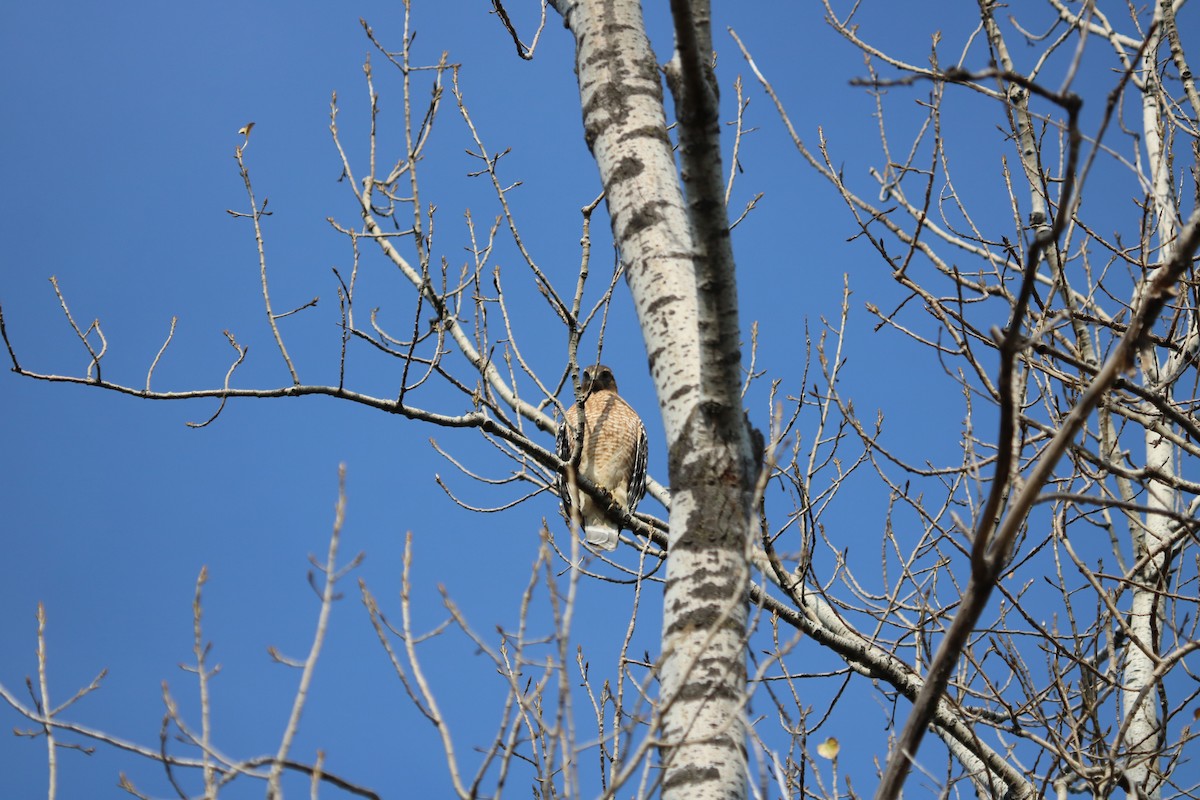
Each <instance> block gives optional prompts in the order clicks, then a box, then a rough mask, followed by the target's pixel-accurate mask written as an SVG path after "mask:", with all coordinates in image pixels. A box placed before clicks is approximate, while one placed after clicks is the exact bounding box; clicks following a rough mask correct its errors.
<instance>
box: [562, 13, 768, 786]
mask: <svg viewBox="0 0 1200 800" xmlns="http://www.w3.org/2000/svg"><path fill="white" fill-rule="evenodd" d="M554 5H555V8H557V9H558V11H559V12H560V13H561V14H562V16H563V19H564V20H565V21H566V24H567V27H568V28H569V29H570V30H571V32H572V34H573V35H574V37H575V42H576V55H575V69H576V72H577V75H578V78H579V90H580V96H581V101H582V107H583V126H584V135H585V137H586V140H587V143H588V146H589V147H590V148H591V150H592V154H593V155H594V156H595V159H596V163H597V165H598V166H599V168H600V175H601V178H602V180H603V184H604V190H605V192H606V198H607V202H608V208H609V215H610V218H611V221H612V228H613V236H614V239H615V241H616V242H617V245H618V247H619V248H620V252H621V258H622V260H623V261H624V263H625V270H626V276H627V279H628V282H629V287H630V290H631V293H632V296H633V302H634V306H635V308H636V309H637V313H638V319H639V322H640V325H641V329H642V335H643V337H644V338H645V341H646V349H647V352H648V355H649V362H650V372H651V374H652V376H653V378H654V383H655V388H656V390H657V393H658V399H659V408H660V411H661V412H662V415H663V425H664V428H665V430H666V436H667V447H668V451H669V454H670V455H669V462H670V466H669V469H670V479H671V514H670V524H671V542H670V552H669V557H668V561H667V583H666V589H665V597H664V619H663V655H662V662H661V663H662V666H661V681H662V682H661V695H660V698H659V705H658V709H657V717H656V726H657V730H656V733H655V735H656V736H657V738H658V740H659V754H660V759H661V761H662V766H663V769H664V772H663V778H662V780H663V784H662V787H663V789H662V795H663V797H664V798H667V800H672V799H673V798H743V797H745V794H746V780H747V778H746V774H747V771H746V755H745V747H744V740H745V726H744V722H743V719H742V709H743V706H744V700H745V691H746V687H745V683H746V669H745V656H744V648H745V640H746V615H747V607H746V592H747V582H748V578H749V566H748V557H747V549H746V536H747V530H748V528H747V525H748V520H749V506H750V497H751V496H752V487H753V483H754V477H756V474H755V475H754V476H752V477H749V476H750V475H751V472H752V471H753V468H752V467H751V463H752V454H751V453H750V450H751V447H750V444H749V441H750V440H749V434H748V432H747V429H746V425H745V422H744V418H743V412H742V409H741V403H740V397H739V395H738V392H737V377H738V375H739V369H740V367H739V355H738V354H739V353H740V344H739V342H738V337H737V323H736V293H734V292H733V280H732V258H731V256H730V254H729V250H728V242H727V240H728V226H727V223H726V222H719V223H716V225H717V226H720V225H724V227H723V228H720V229H718V230H711V229H710V230H699V231H696V230H695V225H694V222H693V221H690V220H689V213H688V210H687V208H686V207H685V204H684V198H683V192H682V190H681V187H680V182H679V173H678V168H677V166H676V163H675V158H674V154H673V153H672V151H671V141H670V138H669V136H668V133H667V125H666V114H665V111H664V106H663V91H662V84H661V78H660V72H659V69H658V65H657V63H656V61H655V58H654V54H653V52H652V50H651V49H650V43H649V41H648V39H647V37H646V31H645V25H644V22H643V19H642V13H641V6H640V4H639V2H638V1H637V0H574V1H572V0H559V2H557V3H555V4H554ZM702 38H703V37H702ZM712 127H713V129H714V130H715V126H712ZM682 138H684V137H683V135H682V134H681V139H682ZM716 163H717V165H718V169H719V160H718V161H717V162H716ZM692 205H693V212H694V211H695V208H694V207H695V206H696V205H697V203H696V202H695V200H694V199H693V203H692ZM707 211H709V212H710V216H711V209H707ZM721 212H722V213H721V216H720V219H721V220H724V219H725V218H724V213H723V212H724V208H723V204H722V208H721ZM694 219H695V217H694V216H693V217H692V220H694ZM705 224H706V225H707V224H709V223H705ZM722 239H724V240H725V247H724V252H721V253H714V254H713V258H712V259H711V260H710V259H709V258H707V254H708V251H709V250H714V249H718V250H719V249H720V248H719V247H714V246H713V245H712V244H711V242H713V241H720V240H722ZM713 270H716V271H718V272H719V273H720V278H723V280H720V279H718V280H713V279H712V273H713ZM731 327H732V331H733V334H732V335H730V334H729V330H730V329H731ZM722 359H723V361H722ZM729 375H733V376H734V380H733V381H732V386H730V385H729V384H730V381H729V380H728V376H729ZM731 398H732V400H733V402H731ZM735 403H736V404H735Z"/></svg>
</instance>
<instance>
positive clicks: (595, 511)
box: [557, 364, 646, 550]
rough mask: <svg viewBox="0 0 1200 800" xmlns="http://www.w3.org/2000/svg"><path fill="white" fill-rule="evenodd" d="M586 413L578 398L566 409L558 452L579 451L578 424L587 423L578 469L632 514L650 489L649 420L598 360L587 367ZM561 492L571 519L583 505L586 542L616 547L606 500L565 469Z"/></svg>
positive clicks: (564, 455)
mask: <svg viewBox="0 0 1200 800" xmlns="http://www.w3.org/2000/svg"><path fill="white" fill-rule="evenodd" d="M582 384H583V413H582V414H581V413H580V409H579V403H576V404H575V405H573V406H571V407H570V408H569V409H567V415H566V419H564V421H563V424H562V425H561V426H559V429H558V441H557V444H558V457H559V458H561V459H562V460H563V461H565V462H567V463H568V464H569V463H570V462H571V461H572V456H573V455H574V453H575V445H576V442H577V440H578V438H579V427H578V426H579V425H580V423H581V422H582V425H583V453H582V454H581V455H580V457H579V468H578V469H579V472H578V474H579V475H582V476H583V477H584V478H586V479H587V480H589V481H591V483H592V484H594V485H595V486H597V487H599V488H601V489H604V490H605V491H606V492H608V493H609V494H610V495H612V498H613V500H615V501H616V502H617V503H619V504H620V505H621V506H623V507H624V508H626V509H627V510H628V511H629V512H630V513H631V514H632V513H633V511H634V509H636V508H637V504H638V501H639V500H641V499H642V495H643V494H645V492H646V426H645V425H643V424H642V420H641V419H640V418H639V417H638V415H637V412H636V411H634V410H633V409H632V408H630V406H629V404H628V403H626V402H625V401H624V400H622V399H621V396H620V395H618V394H617V382H616V380H615V379H614V378H613V374H612V370H611V369H609V368H608V367H606V366H604V365H603V364H596V365H595V366H593V367H588V368H587V369H585V370H584V371H583V381H582ZM558 496H559V497H561V498H562V503H563V511H564V512H566V515H567V518H568V519H571V518H572V514H571V509H572V508H577V509H579V516H580V518H581V519H582V520H583V531H584V534H585V536H586V537H587V543H588V544H591V545H595V546H596V547H599V548H601V549H602V550H615V549H616V547H617V541H618V540H619V538H620V537H619V534H620V525H619V523H617V522H616V521H615V520H611V519H609V518H608V514H607V513H606V508H607V506H606V505H605V504H604V503H602V502H597V501H596V500H593V499H592V497H591V496H590V495H588V494H587V492H585V491H583V490H582V489H580V488H579V486H578V485H577V484H576V483H575V482H574V481H573V480H571V479H570V478H569V477H568V476H567V475H566V474H560V475H559V476H558Z"/></svg>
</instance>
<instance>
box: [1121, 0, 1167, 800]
mask: <svg viewBox="0 0 1200 800" xmlns="http://www.w3.org/2000/svg"><path fill="white" fill-rule="evenodd" d="M1154 18H1155V22H1156V23H1157V28H1156V29H1155V32H1154V33H1152V34H1151V39H1150V42H1149V44H1148V45H1147V46H1146V52H1145V54H1144V56H1143V60H1142V64H1143V73H1142V77H1143V81H1144V83H1143V87H1142V127H1143V133H1144V136H1145V142H1146V159H1147V168H1148V169H1149V171H1150V176H1149V177H1150V184H1151V190H1152V199H1153V206H1154V210H1155V214H1156V217H1157V219H1156V220H1155V222H1156V230H1155V238H1156V239H1157V245H1158V259H1159V262H1160V264H1165V263H1166V262H1167V261H1168V260H1169V258H1170V255H1171V252H1172V251H1173V250H1174V247H1175V237H1176V225H1175V215H1176V213H1177V208H1176V203H1175V200H1174V192H1173V191H1172V187H1171V174H1170V170H1169V164H1168V159H1167V153H1166V150H1165V149H1164V142H1163V130H1164V128H1163V125H1164V120H1163V118H1162V109H1161V102H1162V97H1161V93H1160V88H1159V85H1158V73H1157V60H1158V45H1159V42H1160V41H1161V36H1160V31H1161V30H1162V22H1163V20H1162V11H1161V9H1160V8H1157V7H1156V9H1155V14H1154ZM1160 268H1161V267H1160ZM1148 284H1149V280H1147V281H1146V282H1145V284H1144V285H1148ZM1139 356H1140V362H1141V368H1142V382H1143V384H1144V385H1145V386H1146V388H1148V389H1150V390H1151V391H1152V392H1155V393H1156V394H1160V395H1162V396H1163V399H1164V400H1165V401H1167V402H1168V403H1169V402H1170V395H1171V376H1172V375H1173V374H1174V373H1175V372H1176V367H1175V365H1174V364H1173V363H1172V361H1173V359H1168V362H1167V364H1166V365H1165V367H1164V366H1163V365H1160V364H1159V362H1158V356H1157V354H1156V353H1155V350H1154V348H1153V346H1149V345H1148V346H1146V347H1145V348H1143V350H1142V352H1141V353H1140V354H1139ZM1146 411H1147V417H1149V418H1150V419H1152V420H1157V421H1158V423H1159V425H1163V426H1164V427H1165V426H1169V424H1170V423H1169V422H1168V421H1167V420H1165V419H1164V418H1163V416H1162V414H1161V412H1159V411H1157V410H1156V409H1154V408H1153V407H1152V406H1150V405H1149V404H1146ZM1145 446H1146V468H1147V470H1148V471H1149V472H1150V474H1151V475H1153V474H1161V475H1165V476H1174V474H1175V452H1174V446H1173V445H1172V444H1171V442H1170V441H1169V440H1168V439H1167V438H1166V437H1164V436H1162V435H1160V434H1158V433H1156V432H1155V431H1154V430H1153V429H1152V427H1151V426H1147V427H1146V439H1145ZM1146 486H1147V494H1146V498H1145V503H1146V507H1147V511H1146V514H1145V520H1144V522H1143V524H1142V526H1141V527H1140V528H1135V529H1134V531H1133V557H1134V559H1135V561H1141V560H1143V559H1145V565H1144V567H1143V568H1142V569H1140V570H1139V571H1138V572H1137V573H1136V574H1135V575H1134V576H1133V585H1132V586H1131V589H1130V590H1131V592H1132V600H1131V603H1130V611H1129V617H1130V618H1129V628H1130V634H1131V641H1129V642H1128V643H1126V645H1125V654H1124V655H1125V665H1124V666H1125V668H1124V671H1123V675H1122V681H1121V705H1122V710H1123V711H1124V715H1125V722H1124V728H1125V741H1126V747H1127V753H1128V757H1127V760H1126V764H1125V778H1126V780H1127V781H1128V788H1127V789H1126V792H1127V795H1128V796H1129V797H1135V798H1146V799H1147V800H1158V798H1159V797H1161V796H1162V786H1161V770H1160V765H1159V757H1160V752H1161V748H1162V725H1161V722H1160V720H1159V718H1158V702H1159V696H1158V692H1157V691H1156V690H1155V689H1156V687H1155V685H1154V684H1155V683H1156V678H1155V675H1154V658H1155V656H1157V654H1158V652H1159V646H1160V641H1159V630H1160V627H1159V626H1160V624H1161V621H1162V612H1163V605H1162V602H1161V600H1160V597H1159V594H1158V592H1159V591H1160V590H1161V589H1162V588H1164V587H1163V586H1162V582H1163V581H1164V579H1165V577H1166V574H1167V569H1168V564H1167V553H1166V551H1165V549H1164V548H1163V547H1162V543H1163V542H1164V541H1166V540H1167V539H1168V537H1169V536H1170V519H1169V518H1168V517H1166V516H1164V515H1163V514H1161V513H1156V512H1164V511H1165V512H1168V513H1170V512H1173V511H1175V510H1176V506H1177V504H1178V498H1177V496H1176V491H1175V490H1174V489H1173V488H1172V487H1171V486H1169V485H1168V484H1166V483H1163V482H1160V481H1157V480H1155V479H1153V478H1150V479H1148V480H1147V483H1146ZM1147 555H1150V557H1149V558H1146V556H1147Z"/></svg>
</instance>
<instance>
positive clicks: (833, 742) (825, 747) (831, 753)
mask: <svg viewBox="0 0 1200 800" xmlns="http://www.w3.org/2000/svg"><path fill="white" fill-rule="evenodd" d="M839 749H840V746H839V745H838V740H837V739H835V738H833V737H832V736H830V737H829V738H828V739H826V740H825V741H823V742H821V743H820V744H819V745H817V753H818V755H820V756H821V758H837V754H838V750H839Z"/></svg>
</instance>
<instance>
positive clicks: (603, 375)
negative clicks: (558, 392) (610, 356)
mask: <svg viewBox="0 0 1200 800" xmlns="http://www.w3.org/2000/svg"><path fill="white" fill-rule="evenodd" d="M582 384H583V394H584V396H587V395H589V394H591V393H592V392H602V391H609V392H615V391H616V390H617V379H616V378H614V377H613V374H612V370H611V369H609V368H608V367H606V366H604V365H603V364H596V365H594V366H591V367H586V368H584V370H583V381H582Z"/></svg>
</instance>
